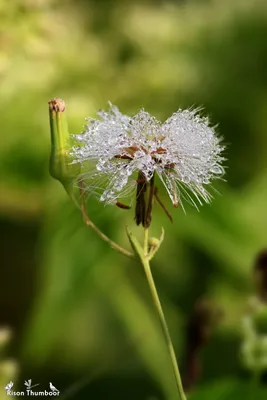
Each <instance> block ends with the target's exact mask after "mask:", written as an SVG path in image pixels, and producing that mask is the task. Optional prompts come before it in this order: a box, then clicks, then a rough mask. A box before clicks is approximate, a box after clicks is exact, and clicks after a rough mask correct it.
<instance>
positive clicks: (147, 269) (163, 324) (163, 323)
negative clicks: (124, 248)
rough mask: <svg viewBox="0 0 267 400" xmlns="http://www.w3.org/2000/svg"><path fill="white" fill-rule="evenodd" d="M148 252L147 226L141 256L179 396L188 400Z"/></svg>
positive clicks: (182, 399)
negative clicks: (142, 255)
mask: <svg viewBox="0 0 267 400" xmlns="http://www.w3.org/2000/svg"><path fill="white" fill-rule="evenodd" d="M147 254H148V228H146V229H145V232H144V257H140V259H141V262H142V264H143V267H144V270H145V274H146V278H147V281H148V285H149V288H150V291H151V295H152V298H153V302H154V305H155V308H156V311H157V313H158V317H159V320H160V324H161V328H162V331H163V335H164V338H165V341H166V345H167V347H168V350H169V355H170V358H171V363H172V368H173V372H174V377H175V382H176V385H177V389H178V393H179V397H180V400H186V395H185V393H184V390H183V385H182V379H181V375H180V372H179V368H178V364H177V360H176V357H175V352H174V348H173V344H172V340H171V335H170V332H169V328H168V325H167V322H166V320H165V316H164V312H163V309H162V306H161V303H160V300H159V296H158V293H157V289H156V286H155V283H154V279H153V275H152V273H151V269H150V263H149V259H148V257H147Z"/></svg>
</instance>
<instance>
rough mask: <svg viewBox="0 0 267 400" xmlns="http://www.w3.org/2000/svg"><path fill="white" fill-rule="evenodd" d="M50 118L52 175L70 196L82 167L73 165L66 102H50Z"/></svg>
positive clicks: (59, 100) (71, 141)
mask: <svg viewBox="0 0 267 400" xmlns="http://www.w3.org/2000/svg"><path fill="white" fill-rule="evenodd" d="M48 104H49V117H50V132H51V154H50V167H49V172H50V175H51V176H52V177H53V178H54V179H57V180H58V181H60V182H61V183H62V185H63V186H64V188H65V189H66V191H67V192H68V194H70V190H71V186H72V184H73V181H74V180H75V179H76V178H77V177H78V175H79V173H80V165H79V164H73V163H72V161H73V158H72V156H71V155H70V150H71V149H72V146H73V140H72V137H71V135H70V134H69V131H68V124H67V119H66V113H65V109H66V106H65V102H64V101H63V100H62V99H59V98H54V99H53V100H51V101H49V103H48Z"/></svg>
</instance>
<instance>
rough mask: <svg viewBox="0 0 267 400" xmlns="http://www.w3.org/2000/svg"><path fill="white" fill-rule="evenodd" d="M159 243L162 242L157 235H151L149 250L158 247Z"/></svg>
mask: <svg viewBox="0 0 267 400" xmlns="http://www.w3.org/2000/svg"><path fill="white" fill-rule="evenodd" d="M159 244H160V241H159V239H157V238H155V237H151V238H149V239H148V246H149V250H153V249H155V248H156V247H158V245H159Z"/></svg>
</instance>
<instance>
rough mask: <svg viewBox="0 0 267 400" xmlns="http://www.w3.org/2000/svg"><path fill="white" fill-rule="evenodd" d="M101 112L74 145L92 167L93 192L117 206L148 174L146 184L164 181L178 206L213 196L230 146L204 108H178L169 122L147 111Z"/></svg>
mask: <svg viewBox="0 0 267 400" xmlns="http://www.w3.org/2000/svg"><path fill="white" fill-rule="evenodd" d="M98 115H99V119H88V124H87V125H86V127H85V130H84V132H82V133H81V134H79V135H75V136H74V139H75V140H76V142H77V146H74V147H73V149H72V155H73V157H74V160H75V162H77V163H80V164H82V165H83V166H85V165H86V162H87V161H89V162H90V165H92V168H91V170H90V173H87V172H86V169H85V173H84V177H85V179H86V182H87V185H88V192H90V191H92V192H94V193H96V194H97V196H98V197H99V199H100V201H103V202H105V203H106V204H115V203H116V201H117V200H118V199H122V198H124V197H127V196H129V195H133V193H134V192H135V193H136V189H137V191H140V188H141V185H140V180H139V178H138V176H139V175H140V174H142V177H143V180H144V182H146V184H150V181H151V179H152V177H155V180H157V179H159V180H160V181H161V182H162V183H163V185H164V186H165V189H166V191H167V193H168V195H169V197H170V199H171V201H172V203H173V205H174V206H177V205H178V203H179V204H182V198H184V199H185V200H187V201H188V202H190V203H191V204H193V205H194V206H195V207H197V203H200V204H202V202H203V201H204V202H207V203H208V202H209V201H210V200H211V198H212V196H211V195H210V193H209V192H208V190H207V185H209V184H210V183H211V181H212V180H214V179H218V178H221V177H222V176H223V175H224V168H223V166H222V163H223V161H224V160H225V159H224V158H223V156H222V152H223V150H224V146H222V145H221V140H220V138H218V137H217V135H216V132H215V129H214V128H213V127H211V126H210V123H209V120H208V118H205V117H202V116H200V115H199V112H198V110H178V111H177V112H175V113H174V114H173V115H172V116H171V117H170V118H169V119H167V121H165V122H164V123H161V122H159V121H157V119H156V118H155V117H153V116H151V115H150V114H149V113H148V112H146V111H145V110H141V111H139V112H138V113H137V114H136V115H134V116H133V117H128V116H126V115H123V114H122V113H121V112H120V111H119V109H118V108H117V107H115V106H113V105H111V106H110V109H109V110H108V111H100V112H99V113H98ZM79 144H80V145H79ZM100 181H101V182H103V181H105V184H104V185H98V184H97V183H98V182H100ZM96 182H97V183H96ZM140 218H142V216H141V217H140Z"/></svg>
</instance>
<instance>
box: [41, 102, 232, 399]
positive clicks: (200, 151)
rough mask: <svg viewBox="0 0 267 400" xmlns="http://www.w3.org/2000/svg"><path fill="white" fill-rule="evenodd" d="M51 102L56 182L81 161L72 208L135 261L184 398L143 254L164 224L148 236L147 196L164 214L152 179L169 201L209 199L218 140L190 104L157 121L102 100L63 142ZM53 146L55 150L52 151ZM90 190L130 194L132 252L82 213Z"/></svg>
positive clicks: (151, 251) (114, 197)
mask: <svg viewBox="0 0 267 400" xmlns="http://www.w3.org/2000/svg"><path fill="white" fill-rule="evenodd" d="M59 105H60V107H59V108H55V103H53V101H52V102H50V103H49V106H50V126H51V134H52V155H51V160H52V161H51V162H52V164H51V166H50V171H51V175H52V176H53V177H54V178H56V179H58V180H60V181H61V182H62V183H63V184H64V182H66V181H67V182H68V183H69V182H70V181H71V180H72V184H73V171H74V170H72V168H75V167H76V166H79V167H81V171H80V173H79V174H78V175H75V174H74V175H75V180H76V183H77V187H78V188H79V190H80V198H79V200H80V202H81V206H80V210H81V213H82V215H83V219H84V222H85V224H86V225H87V226H89V227H91V228H92V229H93V230H94V231H95V232H96V233H97V234H98V235H99V236H100V237H101V238H102V239H103V240H104V241H106V242H108V243H109V244H110V246H111V247H112V248H114V249H115V250H117V251H118V252H120V253H122V254H124V255H126V256H129V257H133V258H135V259H136V260H139V261H140V263H141V264H142V266H143V268H144V272H145V276H146V279H147V282H148V285H149V289H150V292H151V296H152V300H153V303H154V306H155V309H156V312H157V314H158V317H159V321H160V324H161V328H162V332H163V335H164V338H165V342H166V346H167V349H168V353H169V356H170V360H171V364H172V368H173V372H174V377H175V382H176V386H177V393H178V394H179V399H180V400H186V396H185V393H184V390H183V386H182V380H181V375H180V372H179V368H178V364H177V361H176V357H175V352H174V347H173V344H172V340H171V336H170V333H169V329H168V326H167V323H166V320H165V316H164V312H163V309H162V306H161V303H160V300H159V296H158V293H157V289H156V286H155V283H154V279H153V275H152V273H151V268H150V261H151V259H152V258H153V257H154V255H155V254H156V252H157V251H158V250H159V248H160V246H161V244H162V242H163V239H164V230H163V229H162V234H161V237H160V238H159V239H157V238H150V237H149V227H150V225H151V222H152V211H153V205H154V200H156V201H157V203H158V204H159V205H160V206H161V208H162V209H163V211H164V212H165V214H166V215H167V217H168V218H169V219H170V220H171V221H172V217H171V215H170V213H169V212H168V210H167V208H166V207H165V205H164V203H163V202H162V200H161V199H160V196H159V189H158V187H157V185H158V183H159V182H161V183H162V184H163V186H164V187H165V189H166V191H167V193H168V195H169V197H170V199H171V201H172V204H173V206H174V207H178V205H179V204H181V206H182V207H183V208H184V206H183V199H185V200H186V201H188V202H189V203H191V204H193V205H194V206H195V207H197V203H199V204H202V203H203V202H207V203H208V202H209V201H210V200H211V198H212V196H211V194H210V193H209V191H208V190H207V188H206V186H207V185H209V184H210V183H211V181H212V180H213V179H216V178H222V176H223V174H224V168H223V166H222V162H223V161H224V158H223V157H222V151H223V150H224V147H223V146H222V145H221V144H220V138H218V137H217V136H216V134H215V130H214V128H212V127H211V126H210V123H209V120H208V119H207V118H204V117H201V116H200V115H199V112H198V110H184V111H182V110H178V111H177V112H176V113H174V114H173V115H172V116H171V117H170V118H169V119H167V121H165V122H164V123H160V122H159V121H157V120H156V118H154V117H153V116H151V115H150V114H149V113H147V112H146V111H144V110H141V111H140V112H138V113H137V114H136V115H135V116H133V117H128V116H126V115H123V114H122V113H121V112H120V111H119V109H118V108H117V107H115V106H113V105H110V110H109V111H107V112H106V111H100V112H99V113H98V115H99V117H100V118H99V119H88V124H87V126H86V127H85V130H84V132H82V133H81V134H79V135H73V137H72V139H73V140H74V141H75V144H74V145H73V146H72V147H71V148H69V134H67V127H66V125H64V121H63V120H62V118H63V117H64V116H63V115H62V113H64V110H65V107H64V109H61V103H60V104H59ZM60 113H61V114H60ZM62 122H63V125H62V124H61V123H62ZM53 132H59V136H56V138H58V141H57V142H56V141H55V140H54V141H53ZM60 132H61V133H60ZM62 132H63V133H62ZM61 139H62V140H61ZM65 139H67V140H65ZM66 146H67V152H66V151H65V150H66ZM57 148H59V150H60V151H56V150H57ZM62 149H63V151H62ZM75 173H76V172H75ZM91 194H92V195H95V196H96V197H97V198H98V199H99V200H100V201H101V202H103V203H104V204H110V205H111V204H114V205H117V206H118V207H120V208H121V209H126V210H127V209H129V208H130V206H129V205H128V204H125V202H124V200H125V199H127V200H129V199H130V205H132V203H133V202H135V222H136V224H137V225H142V226H143V227H144V243H143V245H141V244H140V243H139V241H138V240H137V239H136V238H135V236H134V235H133V234H132V233H131V232H130V231H129V229H128V228H127V235H128V238H129V241H130V244H131V246H132V249H133V253H131V252H129V251H128V250H125V249H123V248H122V247H120V246H119V245H118V244H117V243H114V242H113V241H111V240H110V239H109V238H108V237H107V236H106V235H105V234H104V233H103V232H101V231H100V230H99V229H98V228H97V227H96V226H95V225H94V224H93V222H92V221H91V220H90V219H89V217H88V214H87V210H86V206H85V196H87V195H91Z"/></svg>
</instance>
